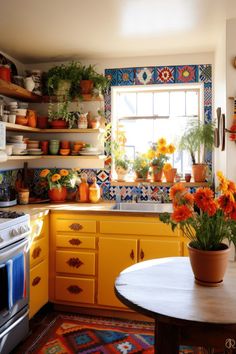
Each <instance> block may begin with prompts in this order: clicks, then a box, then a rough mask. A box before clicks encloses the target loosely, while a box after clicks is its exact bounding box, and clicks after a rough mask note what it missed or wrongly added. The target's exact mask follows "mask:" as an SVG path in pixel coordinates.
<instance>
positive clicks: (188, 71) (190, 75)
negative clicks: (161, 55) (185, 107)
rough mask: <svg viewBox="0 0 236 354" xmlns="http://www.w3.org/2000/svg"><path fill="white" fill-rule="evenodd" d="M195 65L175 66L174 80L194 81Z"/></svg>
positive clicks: (195, 78)
mask: <svg viewBox="0 0 236 354" xmlns="http://www.w3.org/2000/svg"><path fill="white" fill-rule="evenodd" d="M196 80H197V75H196V65H184V66H177V67H176V82H177V83H178V82H182V83H189V82H196Z"/></svg>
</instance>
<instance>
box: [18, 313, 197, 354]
mask: <svg viewBox="0 0 236 354" xmlns="http://www.w3.org/2000/svg"><path fill="white" fill-rule="evenodd" d="M153 344H154V324H153V323H149V322H138V321H128V320H117V319H108V318H100V317H89V316H86V317H85V316H81V315H76V316H73V315H65V314H59V315H57V316H56V317H55V318H54V319H53V320H52V321H51V322H50V323H49V324H48V325H47V326H46V328H45V329H44V330H43V331H42V332H41V333H40V335H38V337H37V338H36V339H35V340H34V342H33V343H32V344H31V345H30V347H28V349H26V350H24V354H75V353H80V354H154V348H153ZM180 353H181V354H201V353H204V351H203V350H201V349H200V348H195V349H193V348H192V349H191V348H189V347H183V346H182V347H181V348H180Z"/></svg>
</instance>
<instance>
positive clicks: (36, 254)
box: [32, 247, 42, 259]
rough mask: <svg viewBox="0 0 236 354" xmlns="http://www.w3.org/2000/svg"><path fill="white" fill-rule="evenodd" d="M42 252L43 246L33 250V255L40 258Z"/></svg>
mask: <svg viewBox="0 0 236 354" xmlns="http://www.w3.org/2000/svg"><path fill="white" fill-rule="evenodd" d="M41 252H42V248H41V247H36V248H35V249H34V250H33V252H32V257H33V258H34V259H35V258H38V257H39V256H40V253H41Z"/></svg>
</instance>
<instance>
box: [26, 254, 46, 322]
mask: <svg viewBox="0 0 236 354" xmlns="http://www.w3.org/2000/svg"><path fill="white" fill-rule="evenodd" d="M47 302H48V260H47V259H45V260H44V261H42V262H41V263H39V264H38V265H36V266H35V267H33V268H32V269H31V270H30V301H29V308H30V318H31V317H32V316H34V315H35V313H36V312H38V311H39V310H40V309H41V307H42V306H43V305H45V304H46V303H47Z"/></svg>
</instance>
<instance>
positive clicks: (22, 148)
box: [7, 135, 27, 155]
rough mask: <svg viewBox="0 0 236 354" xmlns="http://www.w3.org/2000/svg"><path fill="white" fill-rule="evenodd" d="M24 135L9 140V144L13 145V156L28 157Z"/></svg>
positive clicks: (11, 137)
mask: <svg viewBox="0 0 236 354" xmlns="http://www.w3.org/2000/svg"><path fill="white" fill-rule="evenodd" d="M23 138H24V137H23V135H15V136H10V137H8V138H7V142H8V143H10V144H11V145H12V155H26V154H27V150H26V147H27V145H26V144H25V143H24V140H23Z"/></svg>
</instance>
